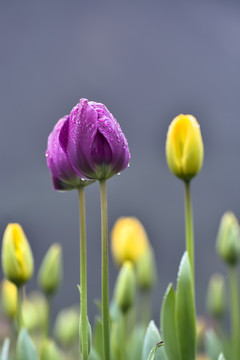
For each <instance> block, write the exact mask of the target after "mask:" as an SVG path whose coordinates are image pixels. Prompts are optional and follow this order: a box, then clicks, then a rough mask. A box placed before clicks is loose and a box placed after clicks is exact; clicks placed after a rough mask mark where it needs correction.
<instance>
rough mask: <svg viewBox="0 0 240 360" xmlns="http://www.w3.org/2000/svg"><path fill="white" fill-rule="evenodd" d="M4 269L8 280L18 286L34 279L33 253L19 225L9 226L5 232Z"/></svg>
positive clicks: (3, 245) (3, 247) (3, 248)
mask: <svg viewBox="0 0 240 360" xmlns="http://www.w3.org/2000/svg"><path fill="white" fill-rule="evenodd" d="M2 267H3V272H4V274H5V276H6V278H7V279H8V280H10V281H12V282H13V283H14V284H16V285H17V286H20V285H22V284H24V283H25V282H27V281H28V280H29V279H30V278H31V277H32V274H33V269H34V264H33V256H32V251H31V248H30V245H29V243H28V241H27V238H26V235H25V234H24V232H23V229H22V227H21V226H20V225H19V224H8V226H7V228H6V230H5V232H4V235H3V244H2Z"/></svg>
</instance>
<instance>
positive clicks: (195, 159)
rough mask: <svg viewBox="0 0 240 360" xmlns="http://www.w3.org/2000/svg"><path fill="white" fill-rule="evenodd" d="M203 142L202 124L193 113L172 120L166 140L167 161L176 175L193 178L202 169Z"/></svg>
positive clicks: (187, 178)
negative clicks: (200, 124)
mask: <svg viewBox="0 0 240 360" xmlns="http://www.w3.org/2000/svg"><path fill="white" fill-rule="evenodd" d="M203 154H204V149H203V142H202V135H201V131H200V126H199V124H198V122H197V120H196V119H195V117H194V116H192V115H183V114H181V115H178V116H177V117H175V119H173V121H172V122H171V124H170V126H169V129H168V133H167V141H166V156H167V163H168V166H169V168H170V170H171V171H172V172H173V174H174V175H176V176H177V177H179V178H180V179H182V180H184V181H189V180H191V179H192V178H193V177H194V176H196V175H197V173H198V172H199V171H200V170H201V167H202V163H203Z"/></svg>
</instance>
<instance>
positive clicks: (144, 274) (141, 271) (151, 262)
mask: <svg viewBox="0 0 240 360" xmlns="http://www.w3.org/2000/svg"><path fill="white" fill-rule="evenodd" d="M136 278H137V285H138V286H139V288H140V289H141V290H143V291H148V290H150V289H151V288H152V287H153V286H154V284H155V283H156V280H157V272H156V263H155V256H154V253H153V250H152V248H151V247H150V246H148V248H147V249H146V251H145V252H144V254H143V255H142V256H141V257H140V259H139V260H138V261H137V263H136Z"/></svg>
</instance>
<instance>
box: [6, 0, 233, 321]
mask: <svg viewBox="0 0 240 360" xmlns="http://www.w3.org/2000/svg"><path fill="white" fill-rule="evenodd" d="M0 46H1V56H0V75H1V81H0V109H1V110H0V111H1V112H0V114H1V115H0V116H1V131H0V163H1V177H0V178H1V186H0V194H1V195H0V204H1V205H0V231H1V234H3V232H4V230H5V227H6V226H7V224H8V222H19V223H20V224H21V225H22V226H23V228H24V230H25V233H26V235H27V237H28V239H29V241H30V243H31V246H32V249H33V253H34V256H35V264H36V272H35V276H34V278H33V280H32V281H31V282H30V284H29V286H28V288H29V289H33V288H35V287H36V286H37V280H36V278H37V276H36V274H37V270H38V268H39V265H40V262H41V260H42V257H43V255H44V254H45V252H46V251H47V249H48V248H49V246H50V244H52V243H53V242H60V243H61V244H62V246H63V252H64V268H65V271H64V281H63V285H62V287H61V289H60V292H59V293H58V295H57V297H56V299H55V300H54V301H55V303H54V307H55V311H57V310H58V309H60V307H65V306H69V305H71V304H73V303H75V302H78V299H79V294H78V290H77V284H78V283H79V235H78V199H77V192H76V191H72V192H66V193H58V192H55V191H53V189H52V183H51V179H50V173H49V170H48V168H47V165H46V159H45V150H46V144H47V137H48V135H49V133H50V132H51V130H52V128H53V126H54V124H55V123H56V122H57V120H58V119H59V118H60V117H62V116H63V115H65V114H68V113H69V112H70V111H71V109H72V107H73V106H74V105H75V104H76V103H77V102H78V100H79V99H80V98H82V97H86V98H88V99H89V100H94V101H98V102H103V103H104V104H106V106H107V107H108V108H109V110H110V111H111V112H112V113H113V115H114V116H115V117H116V118H117V120H118V122H119V123H120V125H121V127H122V129H123V131H124V133H125V135H126V137H127V139H128V142H129V147H130V151H131V156H132V157H131V166H130V168H127V169H126V171H124V172H123V173H122V174H121V175H120V176H115V177H114V178H112V179H111V180H109V181H108V206H109V230H111V228H112V226H113V224H114V222H115V221H116V219H117V218H118V217H119V216H123V215H124V216H129V215H134V216H137V217H138V218H139V219H140V220H141V221H142V223H143V224H144V226H145V228H146V230H147V233H148V235H149V238H150V241H151V242H152V245H153V248H154V250H155V254H156V259H157V268H158V283H157V287H156V289H155V290H154V294H153V303H154V318H155V320H156V321H157V323H158V322H159V309H160V305H161V302H162V297H163V294H164V292H165V289H166V287H167V285H168V283H169V282H170V281H172V282H174V283H175V279H176V276H177V271H178V265H179V262H180V259H181V256H182V254H183V251H184V247H185V240H184V196H183V184H182V182H181V181H180V180H178V179H177V178H175V177H174V176H173V175H172V174H171V173H170V171H169V170H168V167H167V164H166V160H165V139H166V133H167V129H168V126H169V124H170V122H171V120H172V119H173V118H174V117H175V116H176V115H178V114H179V113H190V114H193V115H194V116H195V117H196V118H197V120H198V121H199V123H200V126H201V131H202V136H203V141H204V145H205V160H204V166H203V169H202V171H201V173H200V174H199V175H198V177H197V178H196V179H194V180H193V182H192V196H193V198H192V200H193V210H194V219H195V241H196V246H195V253H196V281H197V289H196V291H197V310H198V313H199V314H200V313H204V312H205V292H206V288H207V284H208V279H209V276H210V275H211V274H212V273H213V272H216V271H220V272H223V273H224V274H225V275H226V272H225V267H224V266H223V265H222V264H221V262H220V260H219V259H218V257H217V255H216V253H215V238H216V233H217V229H218V224H219V221H220V218H221V216H222V214H223V213H224V212H225V211H226V210H232V211H234V212H235V214H236V216H237V217H238V218H240V198H239V186H240V160H239V159H240V141H239V139H240V66H239V65H240V3H239V1H234V0H228V1H227V0H226V1H223V0H222V1H221V0H217V1H215V0H212V1H208V0H206V1H194V2H193V1H190V0H189V1H188V0H181V1H179V0H166V1H163V0H162V1H152V0H150V1H132V2H131V1H121V2H117V1H111V2H110V1H109V2H107V1H106V2H101V1H96V0H95V1H88V2H84V1H73V0H70V1H62V0H52V1H32V0H29V1H26V0H22V1H16V0H14V1H7V0H1V1H0ZM86 201H87V244H88V290H89V295H88V296H89V297H88V302H89V317H90V320H91V321H93V317H94V315H95V314H96V312H97V308H96V305H95V304H94V299H96V298H100V201H99V186H98V184H97V183H95V184H94V185H91V186H90V187H88V188H87V189H86ZM116 274H117V270H116V268H115V266H114V264H113V261H112V258H111V257H110V292H111V293H112V290H113V285H114V281H115V278H116Z"/></svg>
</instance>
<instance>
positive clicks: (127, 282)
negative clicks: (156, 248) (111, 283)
mask: <svg viewBox="0 0 240 360" xmlns="http://www.w3.org/2000/svg"><path fill="white" fill-rule="evenodd" d="M135 283H136V281H135V274H134V269H133V264H132V263H131V262H130V261H125V262H124V263H123V265H122V267H121V269H120V272H119V275H118V278H117V282H116V286H115V293H114V298H115V301H116V303H117V305H118V306H119V308H120V309H121V310H122V312H123V313H125V312H127V311H128V309H130V307H131V306H132V304H133V302H134V297H135V290H136V284H135Z"/></svg>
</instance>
